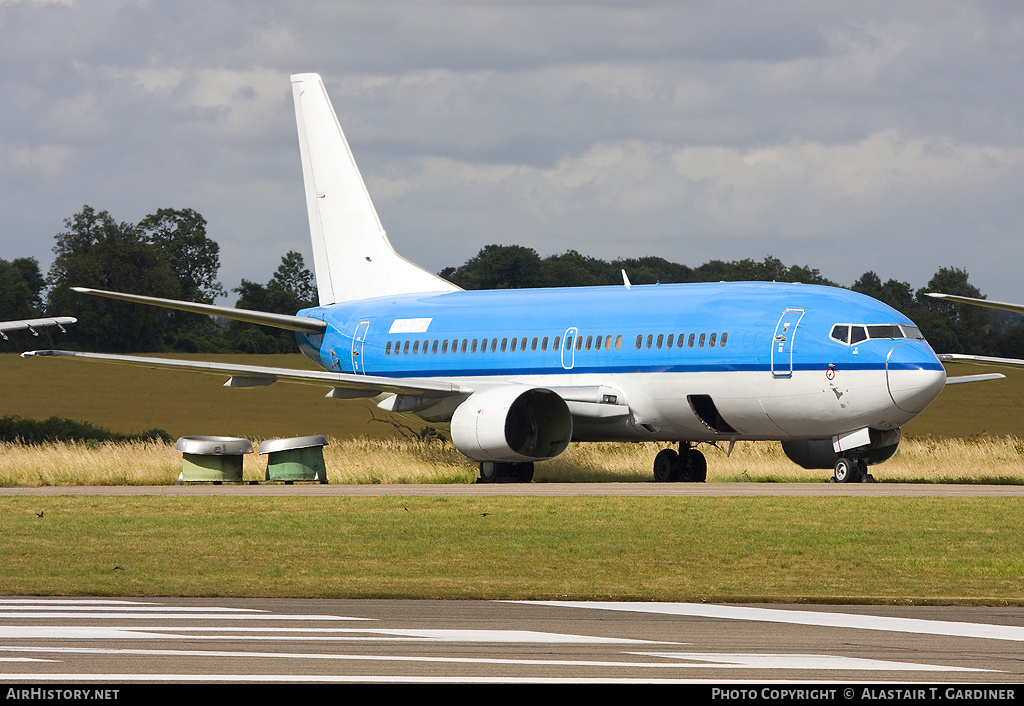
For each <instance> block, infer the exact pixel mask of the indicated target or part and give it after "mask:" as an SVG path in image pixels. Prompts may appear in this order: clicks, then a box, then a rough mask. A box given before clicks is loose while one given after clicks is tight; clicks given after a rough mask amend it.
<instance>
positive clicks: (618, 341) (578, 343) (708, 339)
mask: <svg viewBox="0 0 1024 706" xmlns="http://www.w3.org/2000/svg"><path fill="white" fill-rule="evenodd" d="M728 340H729V334H728V333H723V334H722V335H721V337H719V335H718V334H717V333H712V334H711V335H710V336H708V335H707V334H705V333H702V334H699V336H698V334H695V333H691V334H690V335H689V338H687V336H686V334H683V333H681V334H679V336H678V338H677V337H676V335H675V334H674V333H670V334H668V337H667V338H666V336H665V334H663V333H660V334H658V335H657V337H655V335H654V334H653V333H651V334H647V348H663V347H664V348H672V347H673V345H674V346H675V347H676V348H693V347H694V346H696V347H697V348H703V347H704V345H705V343H706V344H707V345H708V347H710V348H714V347H715V345H716V344H717V346H718V347H719V348H724V347H725V343H726V341H728ZM549 341H550V338H549V337H548V336H544V337H543V338H540V337H537V336H534V337H533V338H532V339H530V338H527V337H525V336H524V337H523V338H502V339H501V340H500V341H499V339H497V338H482V339H476V338H463V339H458V338H453V339H452V340H450V341H449V340H447V339H442V340H436V339H433V340H429V339H428V340H425V341H419V340H416V341H394V342H392V341H388V342H387V345H386V346H385V347H384V354H385V355H417V354H420V353H424V354H425V353H431V354H437V353H441V354H442V355H443V354H446V353H458V352H459V351H460V350H461V351H462V352H463V353H476V352H477V351H479V352H481V353H486V352H487V351H488V349H490V352H491V353H497V352H499V351H500V352H501V353H504V352H506V351H510V352H512V353H515V352H516V350H520V351H526V350H527V348H529V350H531V351H535V350H537V349H538V347H539V348H540V350H542V351H546V350H548V342H549ZM392 343H393V344H394V345H392ZM574 344H575V348H576V350H578V351H581V350H584V349H585V350H588V351H589V350H597V351H599V350H611V349H612V346H613V345H614V347H615V350H619V349H620V348H622V336H621V335H620V336H615V337H614V339H613V337H612V336H611V335H607V336H587V337H586V338H584V337H583V336H576V338H575V341H574V340H573V336H571V335H570V336H566V337H565V350H570V349H571V348H573V346H574ZM643 344H644V335H643V334H639V335H637V337H636V348H637V350H640V349H641V348H643ZM561 345H562V337H561V336H555V338H554V340H553V341H551V350H553V351H557V350H560V348H561Z"/></svg>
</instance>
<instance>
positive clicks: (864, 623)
mask: <svg viewBox="0 0 1024 706" xmlns="http://www.w3.org/2000/svg"><path fill="white" fill-rule="evenodd" d="M509 602H512V603H525V604H530V605H547V606H558V607H562V608H590V609H593V610H617V611H627V612H634V613H657V614H661V615H683V616H693V617H700V618H722V619H725V620H749V621H758V622H769V623H788V624H791V625H812V626H815V627H829V628H850V629H855V630H883V631H886V632H904V633H915V634H919V635H946V636H950V637H978V638H983V639H989V640H1010V641H1013V642H1024V627H1017V626H1014V625H986V624H984V623H960V622H952V621H945V620H922V619H920V618H893V617H884V616H878V615H857V614H854V613H820V612H816V611H810V610H780V609H777V608H750V607H744V606H722V605H704V604H700V603H618V602H593V603H587V602H576V601H509Z"/></svg>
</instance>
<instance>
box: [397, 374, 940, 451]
mask: <svg viewBox="0 0 1024 706" xmlns="http://www.w3.org/2000/svg"><path fill="white" fill-rule="evenodd" d="M901 374H902V375H906V376H913V377H914V379H913V380H912V381H911V382H910V383H909V384H910V385H911V386H912V387H913V388H914V389H915V390H916V389H919V388H924V389H929V388H930V389H936V394H937V390H938V389H941V386H942V384H943V382H944V374H943V373H941V372H934V371H913V372H907V373H901ZM889 376H890V374H889V373H887V372H886V371H885V370H852V371H842V372H836V371H820V370H819V371H807V372H794V373H793V374H792V375H788V376H780V377H776V376H773V375H772V374H771V373H770V372H766V371H752V372H742V371H741V372H730V373H727V374H723V373H721V372H691V373H656V372H644V373H618V374H574V373H572V372H571V371H569V372H566V373H563V374H557V375H537V376H524V377H515V378H506V377H499V376H482V377H462V378H456V379H455V381H456V382H457V383H458V384H460V385H463V386H465V387H466V388H469V389H473V390H477V391H482V390H485V389H488V388H492V387H496V386H500V385H520V386H524V387H539V388H548V389H555V390H556V391H558V390H561V389H567V388H572V389H586V388H600V389H601V392H604V393H610V394H612V395H613V396H614V402H609V403H607V404H600V402H599V400H600V396H598V400H597V401H595V402H591V403H589V404H585V405H577V406H576V407H573V405H572V403H571V402H570V409H571V410H572V411H573V427H574V431H573V439H574V440H576V441H607V440H623V441H641V440H651V441H716V440H786V439H829V438H831V437H833V436H835V435H837V434H843V433H846V432H850V431H853V430H858V429H863V428H868V427H870V428H874V429H882V430H885V429H896V428H898V427H900V426H901V425H902V424H905V423H906V422H908V421H909V420H911V419H912V418H913V417H915V416H916V415H917V414H918V413H919V412H920V411H921V410H923V409H924V406H926V405H927V403H928V402H930V401H931V399H933V398H934V396H933V395H925V398H926V400H918V399H914V400H913V401H912V402H913V403H912V404H907V403H906V402H905V401H902V400H901V403H902V404H903V406H904V407H906V408H905V409H901V407H900V406H898V405H897V401H896V400H895V399H894V397H893V394H892V393H891V391H890V384H891V382H892V381H891V380H890V379H889ZM446 379H447V380H451V378H446ZM694 395H703V396H706V397H707V398H710V400H712V401H713V403H714V408H715V409H716V410H717V412H718V414H719V415H720V418H721V420H723V421H724V422H725V426H726V427H728V428H724V427H723V426H721V425H720V426H719V428H717V429H715V428H712V425H709V424H708V423H707V422H706V420H702V418H701V416H699V414H698V413H697V412H696V411H695V409H694V405H693V404H692V402H691V396H694ZM623 405H625V407H627V408H628V409H624V408H623ZM450 407H451V404H450V403H447V404H446V403H442V404H440V405H438V406H436V407H427V408H424V409H420V410H417V412H416V414H417V416H419V417H421V418H423V419H426V420H428V421H432V422H445V421H447V420H448V418H450V411H449V409H450ZM581 407H582V408H583V409H582V412H581V413H577V412H578V411H580V408H581ZM916 407H919V408H916ZM728 429H731V430H732V431H729V430H728Z"/></svg>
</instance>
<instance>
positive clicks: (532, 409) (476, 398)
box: [451, 385, 572, 462]
mask: <svg viewBox="0 0 1024 706" xmlns="http://www.w3.org/2000/svg"><path fill="white" fill-rule="evenodd" d="M451 433H452V442H454V444H455V446H456V447H457V448H458V449H459V451H461V452H462V453H464V454H465V455H466V456H468V457H469V458H471V459H472V460H474V461H505V462H525V461H540V460H543V459H546V458H552V457H554V456H557V455H558V454H560V453H562V452H563V451H565V449H566V447H567V446H568V445H569V441H570V440H571V439H572V415H570V414H569V406H568V405H567V404H566V403H565V400H563V399H562V398H561V397H560V396H559V395H558V394H557V393H555V392H552V391H551V390H545V389H543V388H529V387H523V386H520V385H507V386H504V387H496V388H494V389H491V390H485V391H483V392H477V393H475V394H474V395H472V396H471V397H470V398H469V399H467V400H466V401H465V402H463V403H462V404H460V405H459V406H458V408H457V409H456V410H455V414H453V415H452V422H451Z"/></svg>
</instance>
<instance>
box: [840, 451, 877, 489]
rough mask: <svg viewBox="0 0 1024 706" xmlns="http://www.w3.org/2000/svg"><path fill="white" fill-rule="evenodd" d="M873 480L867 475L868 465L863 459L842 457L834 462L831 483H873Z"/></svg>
mask: <svg viewBox="0 0 1024 706" xmlns="http://www.w3.org/2000/svg"><path fill="white" fill-rule="evenodd" d="M874 480H875V479H874V478H873V477H872V476H871V474H870V473H868V464H867V461H865V460H864V459H863V458H860V457H846V456H843V457H841V458H840V459H839V460H838V461H836V472H835V475H834V476H832V482H833V483H873V482H874Z"/></svg>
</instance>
